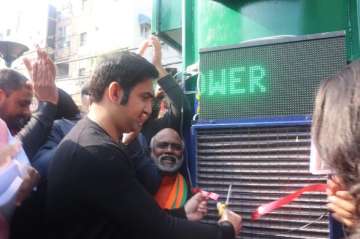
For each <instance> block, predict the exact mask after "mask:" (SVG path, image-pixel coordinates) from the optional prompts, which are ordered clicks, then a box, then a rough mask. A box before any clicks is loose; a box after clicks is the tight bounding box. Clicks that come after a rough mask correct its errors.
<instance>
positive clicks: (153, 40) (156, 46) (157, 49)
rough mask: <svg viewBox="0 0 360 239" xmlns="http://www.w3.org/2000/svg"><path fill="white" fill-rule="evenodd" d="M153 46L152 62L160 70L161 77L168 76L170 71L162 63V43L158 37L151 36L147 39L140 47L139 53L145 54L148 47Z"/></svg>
mask: <svg viewBox="0 0 360 239" xmlns="http://www.w3.org/2000/svg"><path fill="white" fill-rule="evenodd" d="M150 46H153V57H152V64H153V65H154V66H155V67H156V69H157V70H158V72H159V78H162V77H164V76H166V75H167V74H168V73H167V72H166V70H165V69H164V67H163V66H162V65H161V59H162V55H161V44H160V41H159V39H158V38H157V37H155V36H151V37H150V38H149V39H148V40H147V41H145V42H144V43H143V44H142V45H141V46H140V47H139V51H138V53H139V55H141V56H143V55H144V53H145V51H146V50H147V49H148V47H150Z"/></svg>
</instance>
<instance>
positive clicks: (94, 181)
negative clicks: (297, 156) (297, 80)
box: [0, 37, 360, 239]
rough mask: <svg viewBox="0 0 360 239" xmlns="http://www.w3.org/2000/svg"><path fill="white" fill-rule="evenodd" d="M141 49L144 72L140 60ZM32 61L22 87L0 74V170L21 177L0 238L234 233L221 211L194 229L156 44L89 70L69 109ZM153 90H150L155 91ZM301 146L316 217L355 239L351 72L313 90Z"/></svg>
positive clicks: (185, 107) (359, 90) (195, 198)
mask: <svg viewBox="0 0 360 239" xmlns="http://www.w3.org/2000/svg"><path fill="white" fill-rule="evenodd" d="M150 46H152V48H153V59H152V62H151V63H150V62H148V61H147V60H146V59H145V58H143V57H142V55H143V54H144V52H145V51H147V50H148V49H149V47H150ZM37 55H38V56H37V59H35V60H34V61H30V60H27V59H25V60H24V64H25V66H26V68H27V70H28V72H29V75H30V79H27V78H26V77H25V76H24V75H22V74H20V73H19V72H17V71H15V70H12V69H1V70H0V118H1V120H0V172H1V170H6V169H7V168H8V167H10V166H9V165H11V164H12V163H13V162H15V161H16V165H17V167H19V168H21V170H20V171H21V184H20V185H19V189H18V191H17V194H16V208H15V211H14V212H13V213H12V214H11V215H10V216H9V215H2V213H0V238H4V239H7V238H14V239H17V238H25V237H29V236H30V237H31V238H59V239H60V238H61V239H63V238H69V239H70V238H179V239H180V238H181V239H187V238H189V239H190V238H194V239H195V238H209V239H211V238H214V239H228V238H234V237H235V236H236V235H239V233H240V230H241V220H242V219H241V216H240V215H238V214H236V213H235V212H233V211H231V210H229V209H226V210H225V211H224V213H223V214H222V216H221V218H220V219H219V221H218V224H216V225H213V224H205V223H201V222H199V220H201V219H202V218H203V217H204V216H205V215H206V213H207V200H208V198H207V195H205V194H203V193H201V192H199V193H196V194H195V195H192V193H191V183H190V180H189V178H188V177H189V175H187V174H186V170H184V167H185V166H184V164H185V163H184V162H185V157H184V147H185V144H184V142H183V139H182V137H181V136H182V131H183V129H184V127H188V126H189V125H190V122H189V120H188V119H191V108H190V106H189V103H188V102H187V100H186V97H185V96H184V94H183V93H182V90H181V88H180V87H179V86H178V84H177V83H176V82H175V80H174V79H173V77H172V76H171V75H170V74H168V73H167V72H166V70H165V69H164V68H163V66H162V65H161V47H160V43H159V40H158V39H157V38H156V37H150V39H149V40H148V41H146V42H145V43H144V44H143V45H142V46H141V47H140V51H139V53H138V54H135V53H130V52H122V53H120V54H118V55H116V56H111V57H108V58H106V59H104V60H103V61H102V62H101V63H100V64H98V65H97V67H96V68H95V69H94V71H93V74H92V77H91V80H90V81H89V82H88V83H87V84H86V85H85V86H84V87H83V89H82V91H81V95H82V99H83V106H82V108H81V110H79V108H78V106H77V105H76V104H75V103H74V101H73V100H72V99H71V97H70V96H69V95H68V94H66V92H64V91H62V90H60V89H58V88H57V87H56V85H55V75H56V69H55V66H54V64H53V62H52V61H51V60H50V59H49V57H48V56H47V54H46V52H45V51H43V50H41V49H38V50H37ZM154 80H156V82H157V83H158V85H159V86H160V89H161V90H160V91H159V92H155V93H154V91H153V81H154ZM34 96H35V97H36V99H37V100H38V109H37V110H36V111H35V112H33V113H32V112H31V110H30V104H31V102H32V99H33V97H34ZM189 116H190V117H189ZM312 137H313V140H314V143H315V145H316V149H317V151H318V153H319V157H320V158H321V159H322V160H323V161H324V162H326V163H327V164H328V165H329V166H330V167H331V168H332V170H333V172H334V175H333V176H332V177H331V178H329V180H328V190H327V193H328V201H329V203H328V208H329V210H330V211H332V215H333V217H334V218H335V219H336V220H338V221H339V222H341V223H343V224H344V225H345V226H346V227H347V228H348V230H349V231H350V232H351V233H352V234H353V238H358V236H359V235H360V230H359V225H358V222H359V216H360V211H359V204H360V160H359V158H360V157H359V156H360V62H354V63H352V64H350V65H348V66H347V67H346V68H345V69H344V70H343V71H341V72H340V73H339V74H338V75H336V76H335V77H333V78H331V79H329V80H326V81H324V82H323V83H322V85H321V86H320V89H319V92H318V95H317V98H316V106H315V109H314V115H313V128H312ZM358 141H359V142H358ZM21 152H22V156H21V157H20V156H19V155H20V154H21Z"/></svg>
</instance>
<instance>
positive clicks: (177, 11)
mask: <svg viewBox="0 0 360 239" xmlns="http://www.w3.org/2000/svg"><path fill="white" fill-rule="evenodd" d="M159 2H160V6H161V11H160V31H169V30H174V29H179V28H181V0H160V1H159Z"/></svg>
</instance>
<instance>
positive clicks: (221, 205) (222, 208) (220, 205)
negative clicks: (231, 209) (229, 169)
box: [216, 184, 232, 217]
mask: <svg viewBox="0 0 360 239" xmlns="http://www.w3.org/2000/svg"><path fill="white" fill-rule="evenodd" d="M231 189H232V184H230V185H229V188H228V191H227V196H226V201H225V203H222V202H218V203H217V204H216V207H217V210H218V213H219V216H220V217H221V216H222V215H223V214H224V211H225V209H227V208H228V206H229V201H230V196H231Z"/></svg>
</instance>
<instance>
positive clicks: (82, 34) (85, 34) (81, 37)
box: [80, 32, 87, 46]
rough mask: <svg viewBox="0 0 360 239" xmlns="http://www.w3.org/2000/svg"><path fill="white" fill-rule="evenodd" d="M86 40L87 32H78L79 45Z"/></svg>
mask: <svg viewBox="0 0 360 239" xmlns="http://www.w3.org/2000/svg"><path fill="white" fill-rule="evenodd" d="M86 41H87V33H86V32H83V33H81V34H80V46H84V45H85V44H86Z"/></svg>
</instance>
